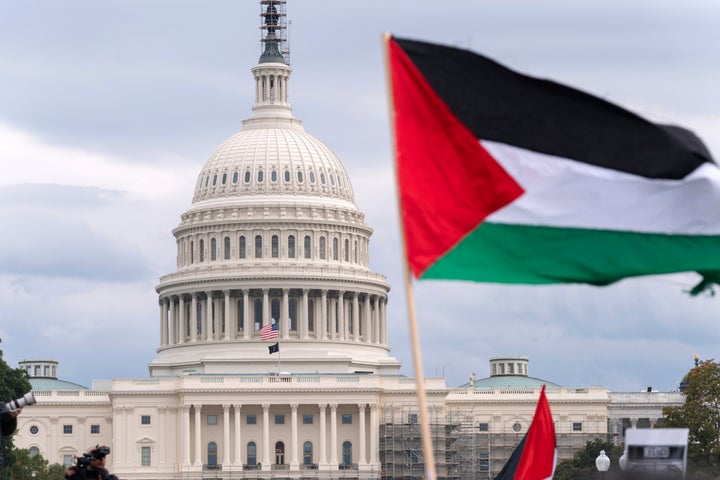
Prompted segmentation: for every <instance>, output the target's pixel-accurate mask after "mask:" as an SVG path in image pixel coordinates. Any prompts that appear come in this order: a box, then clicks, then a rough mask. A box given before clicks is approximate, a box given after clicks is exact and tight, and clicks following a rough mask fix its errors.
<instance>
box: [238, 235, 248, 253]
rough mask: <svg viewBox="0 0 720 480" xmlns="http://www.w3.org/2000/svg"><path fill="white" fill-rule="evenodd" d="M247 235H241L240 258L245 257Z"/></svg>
mask: <svg viewBox="0 0 720 480" xmlns="http://www.w3.org/2000/svg"><path fill="white" fill-rule="evenodd" d="M245 247H246V245H245V236H244V235H243V236H241V237H240V241H239V242H238V253H239V255H238V256H239V257H240V258H245Z"/></svg>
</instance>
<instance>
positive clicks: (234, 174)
mask: <svg viewBox="0 0 720 480" xmlns="http://www.w3.org/2000/svg"><path fill="white" fill-rule="evenodd" d="M232 182H233V183H237V182H238V172H233V180H232Z"/></svg>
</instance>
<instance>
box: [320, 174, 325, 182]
mask: <svg viewBox="0 0 720 480" xmlns="http://www.w3.org/2000/svg"><path fill="white" fill-rule="evenodd" d="M320 183H322V184H323V185H325V174H324V173H320Z"/></svg>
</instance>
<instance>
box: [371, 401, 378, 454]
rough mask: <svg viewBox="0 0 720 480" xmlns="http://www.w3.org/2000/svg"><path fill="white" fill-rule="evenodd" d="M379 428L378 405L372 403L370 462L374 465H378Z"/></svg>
mask: <svg viewBox="0 0 720 480" xmlns="http://www.w3.org/2000/svg"><path fill="white" fill-rule="evenodd" d="M379 430H380V429H379V426H378V407H377V405H370V463H371V464H372V465H378V440H379V436H380V432H379Z"/></svg>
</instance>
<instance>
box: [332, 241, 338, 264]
mask: <svg viewBox="0 0 720 480" xmlns="http://www.w3.org/2000/svg"><path fill="white" fill-rule="evenodd" d="M332 256H333V260H337V259H338V239H337V238H333V246H332Z"/></svg>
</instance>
